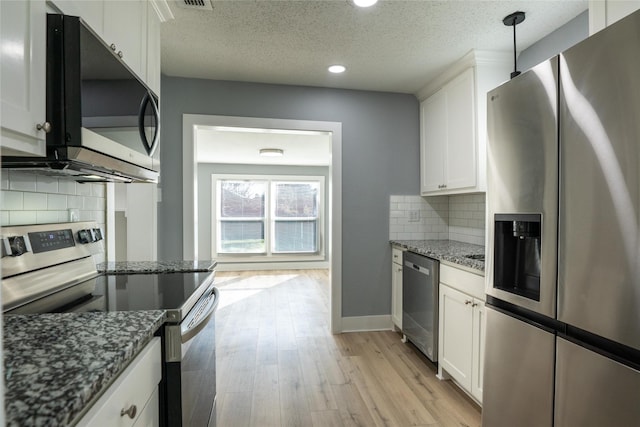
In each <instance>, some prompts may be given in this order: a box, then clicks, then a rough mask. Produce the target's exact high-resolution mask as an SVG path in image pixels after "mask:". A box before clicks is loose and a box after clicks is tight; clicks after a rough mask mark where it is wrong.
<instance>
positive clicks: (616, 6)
mask: <svg viewBox="0 0 640 427" xmlns="http://www.w3.org/2000/svg"><path fill="white" fill-rule="evenodd" d="M638 9H640V0H624V1H621V0H589V35H592V34H595V33H597V32H598V31H600V30H603V29H605V28H606V27H608V26H609V25H611V24H613V23H614V22H616V21H618V20H620V19H622V18H624V17H625V16H627V15H629V14H630V13H633V12H635V11H636V10H638Z"/></svg>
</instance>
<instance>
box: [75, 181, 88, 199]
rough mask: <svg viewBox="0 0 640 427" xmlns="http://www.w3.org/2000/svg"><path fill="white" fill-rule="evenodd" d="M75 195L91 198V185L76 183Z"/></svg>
mask: <svg viewBox="0 0 640 427" xmlns="http://www.w3.org/2000/svg"><path fill="white" fill-rule="evenodd" d="M76 194H77V195H79V196H91V183H89V182H86V183H84V184H82V183H79V182H78V183H76Z"/></svg>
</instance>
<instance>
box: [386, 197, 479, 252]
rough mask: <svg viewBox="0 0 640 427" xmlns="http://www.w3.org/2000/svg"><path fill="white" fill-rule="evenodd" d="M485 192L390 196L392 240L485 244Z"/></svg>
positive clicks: (390, 230) (390, 234)
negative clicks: (451, 241) (453, 241)
mask: <svg viewBox="0 0 640 427" xmlns="http://www.w3.org/2000/svg"><path fill="white" fill-rule="evenodd" d="M485 206H486V203H485V195H484V194H471V195H466V194H465V195H456V196H430V197H421V196H391V198H390V204H389V208H390V211H389V239H390V240H431V239H434V240H447V239H449V240H456V241H459V242H466V243H473V244H476V245H483V246H484V244H485V241H484V238H485Z"/></svg>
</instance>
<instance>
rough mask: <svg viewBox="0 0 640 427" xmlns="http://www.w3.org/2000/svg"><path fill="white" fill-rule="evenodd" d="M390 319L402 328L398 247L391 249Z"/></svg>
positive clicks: (400, 251)
mask: <svg viewBox="0 0 640 427" xmlns="http://www.w3.org/2000/svg"><path fill="white" fill-rule="evenodd" d="M391 252H392V256H391V261H392V262H391V321H392V322H393V324H394V325H395V326H396V327H397V328H398V329H400V330H402V252H403V250H402V249H400V248H396V247H394V248H392V249H391Z"/></svg>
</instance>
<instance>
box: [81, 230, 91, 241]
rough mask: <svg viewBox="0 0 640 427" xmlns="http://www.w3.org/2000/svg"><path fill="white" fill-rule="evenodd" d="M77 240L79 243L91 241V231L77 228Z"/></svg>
mask: <svg viewBox="0 0 640 427" xmlns="http://www.w3.org/2000/svg"><path fill="white" fill-rule="evenodd" d="M78 241H79V242H80V243H91V242H93V235H92V233H91V230H78Z"/></svg>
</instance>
